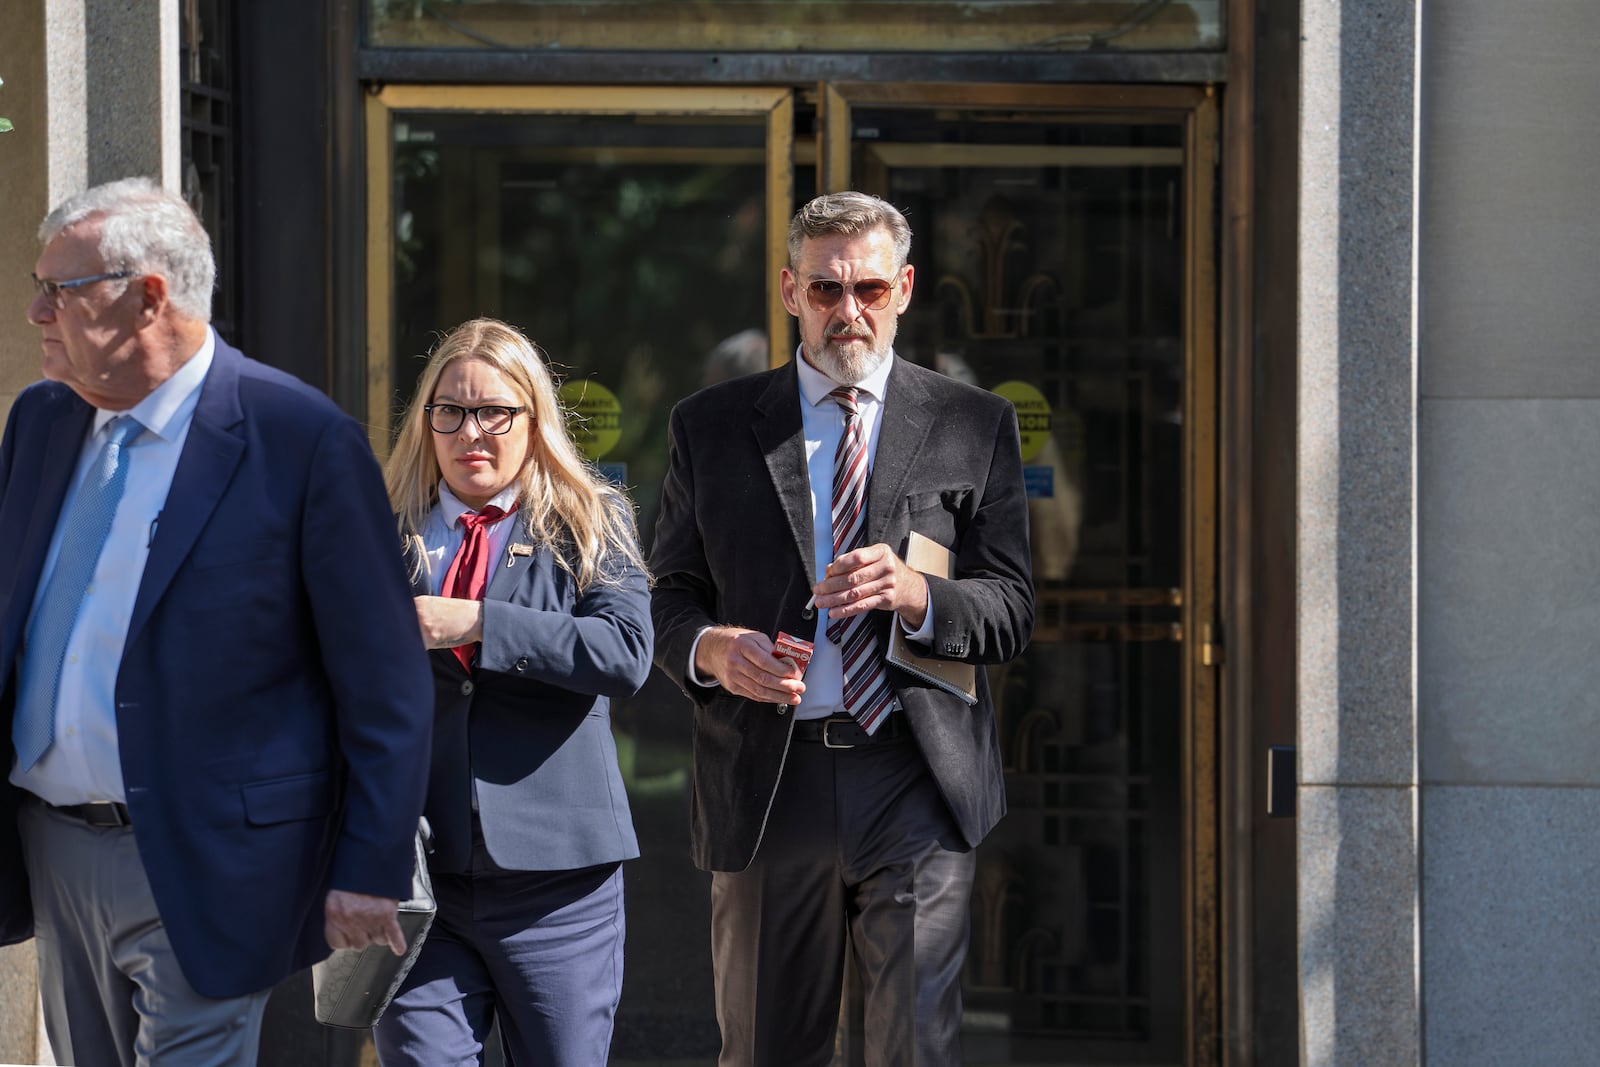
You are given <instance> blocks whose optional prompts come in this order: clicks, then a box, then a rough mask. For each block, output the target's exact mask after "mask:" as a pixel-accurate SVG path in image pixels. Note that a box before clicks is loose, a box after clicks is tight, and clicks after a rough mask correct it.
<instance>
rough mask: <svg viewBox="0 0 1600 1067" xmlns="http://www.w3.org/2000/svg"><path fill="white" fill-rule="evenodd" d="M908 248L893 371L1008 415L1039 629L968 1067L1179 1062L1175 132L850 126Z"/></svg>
mask: <svg viewBox="0 0 1600 1067" xmlns="http://www.w3.org/2000/svg"><path fill="white" fill-rule="evenodd" d="M852 125H853V126H854V127H855V129H856V130H857V131H860V130H863V129H865V130H871V131H872V136H873V140H872V141H871V142H867V143H858V144H857V146H856V148H855V151H854V156H853V173H855V174H858V175H861V176H863V179H864V184H865V185H866V186H867V187H868V188H870V189H872V190H874V191H878V192H881V194H882V195H884V196H886V197H887V198H888V199H890V200H891V201H893V202H894V203H896V204H897V205H899V206H900V207H901V208H902V209H904V210H906V212H907V214H908V216H909V217H910V219H911V220H912V224H913V226H914V227H915V228H916V230H917V233H916V238H915V240H914V242H913V257H912V258H913V261H914V262H915V264H916V267H917V274H916V290H915V297H914V299H913V301H912V305H911V309H910V311H909V312H908V313H907V315H906V317H905V319H904V320H902V323H901V328H900V338H901V340H900V342H899V345H898V346H897V347H899V348H900V350H901V354H902V355H905V356H907V357H909V358H912V359H915V360H917V361H918V362H922V363H925V364H928V365H931V366H935V367H937V368H938V369H940V370H943V371H944V372H945V373H947V374H950V375H953V376H955V377H958V378H961V379H964V380H966V381H969V382H971V383H973V384H976V385H979V386H981V387H983V388H986V389H994V390H996V391H997V392H1000V393H1002V394H1004V395H1006V396H1008V397H1010V398H1011V399H1012V401H1013V402H1014V403H1015V404H1016V405H1017V408H1018V414H1019V421H1020V423H1021V428H1022V445H1023V458H1024V464H1025V472H1024V473H1025V476H1026V480H1027V485H1028V492H1029V498H1030V500H1029V520H1030V525H1031V531H1030V532H1031V541H1032V548H1033V556H1034V559H1033V563H1034V577H1035V581H1036V585H1037V590H1038V622H1037V625H1036V627H1035V630H1034V634H1033V640H1032V643H1031V644H1030V646H1029V648H1028V650H1027V652H1026V653H1025V654H1024V655H1023V657H1022V658H1020V659H1019V660H1017V661H1015V662H1013V663H1010V664H1007V665H1005V666H1001V667H994V668H990V674H989V678H990V685H991V687H992V689H993V691H994V693H995V695H996V716H997V720H998V729H999V734H1000V743H1001V750H1002V754H1003V758H1004V761H1005V766H1006V772H1007V798H1008V805H1009V813H1008V814H1007V816H1006V818H1005V819H1004V820H1003V821H1002V822H1001V824H1000V826H999V827H998V828H997V829H996V830H995V832H994V833H993V834H992V835H991V836H990V838H989V839H988V840H987V841H986V842H985V843H984V844H983V846H982V848H981V849H980V852H979V876H978V881H977V885H976V887H975V890H974V899H973V911H972V919H973V942H972V946H971V950H970V953H969V957H968V965H967V973H966V982H965V986H966V1008H967V1017H966V1020H965V1023H966V1025H965V1034H964V1044H965V1049H966V1054H967V1057H968V1059H969V1061H970V1062H974V1063H995V1064H1001V1063H1038V1062H1059V1063H1085V1062H1092V1063H1097V1064H1100V1063H1106V1064H1109V1063H1180V1062H1182V1060H1183V1052H1182V1026H1183V1004H1184V1000H1183V998H1184V990H1183V983H1182V978H1181V976H1182V974H1183V958H1182V951H1183V950H1182V946H1183V932H1182V928H1181V926H1182V924H1181V901H1180V897H1179V893H1178V886H1179V874H1180V871H1181V870H1182V852H1181V840H1180V821H1179V816H1180V808H1179V804H1180V793H1179V783H1180V780H1181V773H1180V745H1179V736H1180V734H1179V723H1180V719H1181V710H1182V689H1181V685H1180V674H1181V671H1180V656H1179V653H1180V649H1181V645H1180V644H1179V643H1178V640H1177V638H1178V629H1177V625H1176V624H1177V620H1178V618H1179V605H1180V603H1181V596H1182V594H1181V588H1182V585H1183V573H1182V558H1183V557H1182V543H1183V542H1182V529H1183V526H1182V515H1183V506H1184V502H1183V499H1182V463H1181V448H1182V420H1183V411H1182V408H1181V399H1182V395H1183V392H1182V388H1181V386H1182V382H1183V375H1184V353H1183V343H1182V325H1183V320H1182V311H1183V304H1182V292H1183V277H1184V275H1183V258H1182V251H1183V245H1182V233H1183V227H1182V226H1181V224H1180V219H1179V212H1180V209H1181V206H1182V196H1181V189H1182V149H1181V141H1180V139H1179V133H1178V128H1177V127H1174V126H1158V125H1151V126H1116V125H1111V124H1095V125H1085V124H1081V123H1079V124H1074V123H1073V122H1072V120H1071V119H1070V117H1060V118H1056V117H1051V116H1039V117H1038V118H1037V119H1032V120H1030V119H1028V118H1026V117H1023V116H1020V115H1016V114H1012V115H1008V116H1006V118H1005V120H1004V121H995V120H994V119H992V118H991V117H988V116H985V115H984V114H983V113H981V112H971V113H967V114H960V113H953V112H931V111H894V110H890V109H883V110H875V109H858V110H857V111H856V112H855V114H854V116H853V123H852Z"/></svg>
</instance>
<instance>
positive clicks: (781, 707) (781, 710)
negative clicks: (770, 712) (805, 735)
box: [773, 704, 789, 715]
mask: <svg viewBox="0 0 1600 1067" xmlns="http://www.w3.org/2000/svg"><path fill="white" fill-rule="evenodd" d="M773 707H775V708H777V710H778V714H779V715H787V714H789V705H787V704H774V705H773Z"/></svg>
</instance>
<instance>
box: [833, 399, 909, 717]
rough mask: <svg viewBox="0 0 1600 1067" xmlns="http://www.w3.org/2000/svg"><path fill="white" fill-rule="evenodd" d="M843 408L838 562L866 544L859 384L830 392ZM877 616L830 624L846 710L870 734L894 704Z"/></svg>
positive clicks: (836, 506)
mask: <svg viewBox="0 0 1600 1067" xmlns="http://www.w3.org/2000/svg"><path fill="white" fill-rule="evenodd" d="M828 395H829V396H831V397H832V398H833V399H834V402H835V403H837V404H838V405H839V407H841V408H842V409H844V434H843V436H841V437H840V438H839V447H838V449H837V450H836V451H835V452H834V454H833V554H834V557H835V558H837V557H839V556H841V555H843V554H844V553H846V552H850V551H853V550H854V549H857V548H860V547H861V546H863V545H865V544H866V543H867V514H866V512H867V434H866V427H865V426H863V425H862V424H861V409H860V408H859V407H858V406H857V401H856V389H855V387H854V386H848V385H846V386H840V387H839V388H838V389H835V390H834V391H833V392H831V393H829V394H828ZM871 618H872V612H870V611H869V612H866V613H864V614H861V615H855V616H852V617H850V618H848V619H840V620H835V619H832V618H830V619H829V620H828V631H827V633H828V640H830V641H832V642H833V643H834V644H836V645H838V646H839V655H840V658H841V659H842V660H843V661H844V707H845V710H846V711H848V712H849V713H850V714H851V715H853V716H855V718H856V721H857V722H859V723H860V724H861V725H862V727H863V728H865V729H866V731H867V733H869V734H870V733H872V732H873V731H874V730H876V729H877V728H878V727H879V726H880V725H881V724H882V722H883V719H884V716H885V713H886V712H888V710H889V707H890V705H891V704H893V703H894V690H893V689H892V688H891V687H890V686H889V677H888V672H886V671H885V670H884V669H883V654H882V653H881V652H880V651H879V648H878V635H877V634H876V633H874V632H873V630H872V622H871Z"/></svg>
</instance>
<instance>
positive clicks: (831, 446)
mask: <svg viewBox="0 0 1600 1067" xmlns="http://www.w3.org/2000/svg"><path fill="white" fill-rule="evenodd" d="M794 362H795V367H796V369H797V370H798V371H799V375H800V422H801V426H802V427H803V429H804V432H805V438H806V475H807V478H808V479H809V480H810V482H811V540H812V546H813V560H812V562H813V563H814V565H815V566H816V572H815V573H816V576H817V579H818V580H819V581H820V580H821V579H822V576H823V574H824V572H826V571H827V569H828V564H830V563H832V562H833V461H834V454H835V453H836V452H837V451H838V448H839V439H840V438H841V437H843V436H844V408H842V407H840V406H839V403H838V401H836V400H833V399H832V398H831V397H829V396H828V394H829V393H831V392H833V391H834V390H835V389H837V388H839V383H838V382H836V381H834V380H833V379H832V378H829V377H828V376H827V375H826V374H823V373H822V372H821V371H819V370H817V369H816V368H815V367H813V366H812V365H811V364H810V363H807V362H806V359H805V355H804V353H803V351H802V350H799V349H797V350H796V351H795V354H794ZM893 364H894V357H893V356H892V355H891V356H890V358H888V359H886V360H884V361H883V363H882V364H880V365H879V366H878V368H877V369H876V370H874V371H873V372H872V373H871V374H869V375H867V376H866V377H865V378H863V379H862V380H861V381H859V382H857V383H856V411H857V413H858V417H859V418H860V419H861V421H862V429H863V430H864V431H865V432H866V437H867V477H868V478H869V479H870V478H871V477H872V464H873V462H874V461H875V460H876V459H877V455H878V431H879V428H880V427H881V425H882V422H883V419H882V416H883V403H884V399H885V397H886V394H887V392H888V388H889V371H890V370H891V369H892V367H893ZM897 621H898V620H897ZM900 625H901V628H902V629H904V630H905V632H906V635H907V636H908V637H911V638H912V639H914V640H917V641H920V642H922V643H924V644H926V643H927V642H928V640H929V638H931V637H932V636H933V604H932V602H931V601H930V603H929V604H928V614H927V616H926V617H925V618H924V619H923V620H922V626H921V627H919V628H918V629H916V630H912V629H911V628H910V627H908V626H905V624H904V622H900ZM704 634H705V631H704V630H702V631H700V634H699V635H697V636H696V637H695V641H694V645H693V646H692V647H691V648H690V649H689V671H690V678H691V680H693V681H695V682H696V683H698V684H700V685H714V684H716V682H715V679H709V678H701V677H699V675H698V672H697V671H696V670H695V667H694V652H695V649H696V648H698V647H699V645H700V637H701V636H703V635H704ZM767 636H768V637H776V636H777V635H776V634H768V635H767ZM792 636H794V637H801V638H809V639H810V640H811V642H812V645H813V647H812V650H811V662H810V663H808V664H807V665H806V675H805V682H806V691H805V693H804V694H803V695H802V696H801V697H800V705H799V707H797V708H796V709H795V718H797V719H823V718H827V717H828V716H829V715H835V714H843V713H844V658H843V656H842V655H841V654H840V650H839V646H838V645H836V644H834V643H833V642H832V641H830V640H828V613H827V611H826V610H825V609H821V608H819V609H818V610H817V625H816V629H815V631H814V632H812V633H809V634H804V633H800V634H793V635H792ZM883 651H887V650H886V649H885V650H883ZM898 703H899V702H898V700H897V701H896V706H898Z"/></svg>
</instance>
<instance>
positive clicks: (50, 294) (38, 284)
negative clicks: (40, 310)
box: [28, 270, 138, 309]
mask: <svg viewBox="0 0 1600 1067" xmlns="http://www.w3.org/2000/svg"><path fill="white" fill-rule="evenodd" d="M137 273H138V272H137V271H131V270H116V271H112V272H111V273H110V274H91V275H89V277H87V278H68V279H67V280H66V281H64V282H53V281H50V280H49V279H47V278H41V277H39V276H38V275H37V274H30V275H28V277H30V278H32V279H33V289H34V292H36V293H38V294H39V295H40V296H42V297H44V298H45V299H46V300H48V301H50V306H51V307H53V308H58V309H59V308H60V307H61V294H62V293H65V292H67V291H68V290H70V289H81V288H82V287H83V286H85V285H93V284H94V283H95V282H109V281H111V280H112V279H115V278H132V277H133V276H134V275H135V274H137Z"/></svg>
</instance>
